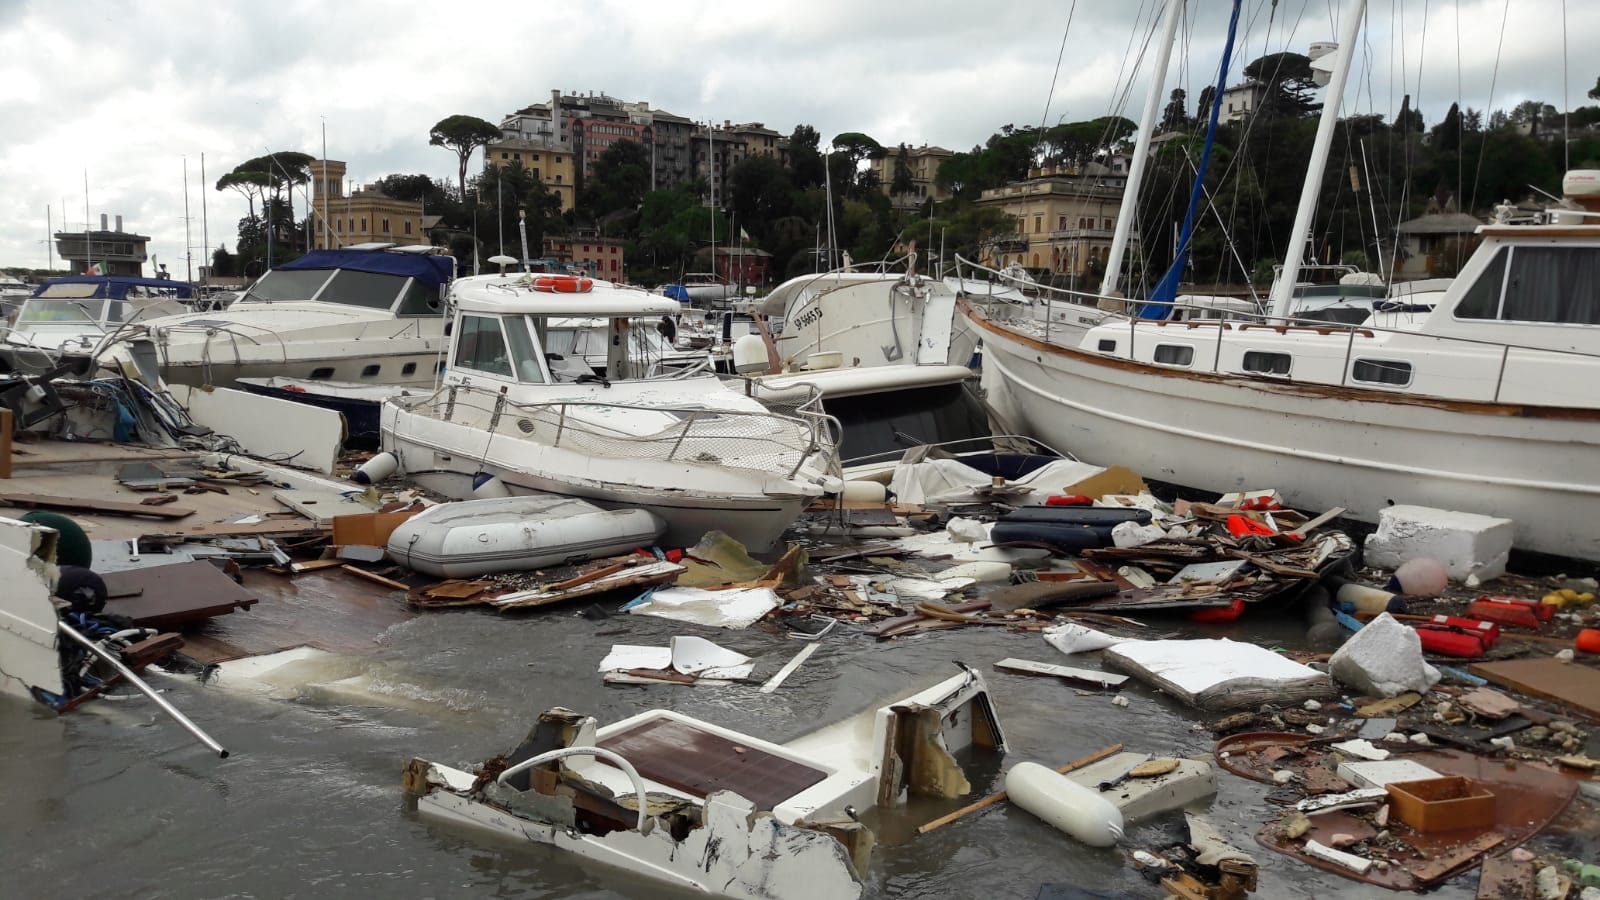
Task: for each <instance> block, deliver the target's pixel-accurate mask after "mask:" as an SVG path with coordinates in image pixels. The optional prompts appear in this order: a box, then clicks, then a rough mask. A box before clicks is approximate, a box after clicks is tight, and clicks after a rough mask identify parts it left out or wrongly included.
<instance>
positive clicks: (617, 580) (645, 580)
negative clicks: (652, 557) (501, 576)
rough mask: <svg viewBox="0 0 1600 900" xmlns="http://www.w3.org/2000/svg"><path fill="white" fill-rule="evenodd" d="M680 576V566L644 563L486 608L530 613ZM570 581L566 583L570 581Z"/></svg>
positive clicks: (522, 594) (523, 593)
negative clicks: (553, 605)
mask: <svg viewBox="0 0 1600 900" xmlns="http://www.w3.org/2000/svg"><path fill="white" fill-rule="evenodd" d="M682 573H683V566H680V565H677V564H676V563H669V562H654V563H646V564H643V565H636V566H631V567H628V568H624V569H622V570H620V571H616V572H612V573H611V574H609V575H606V576H604V577H601V578H595V579H593V580H592V581H584V582H582V583H580V584H574V585H572V586H571V587H565V588H563V587H559V586H541V587H537V588H533V589H530V590H525V591H516V592H513V593H510V594H504V595H501V596H499V597H496V598H494V599H493V600H490V601H489V604H490V605H491V606H493V607H495V608H496V609H498V610H500V611H501V612H510V611H511V610H517V609H530V608H533V607H537V606H545V605H547V604H551V603H560V602H561V601H563V600H572V599H576V598H578V597H587V596H589V595H591V594H602V593H605V592H606V591H614V590H616V589H617V588H624V587H649V586H651V585H657V584H663V583H665V582H668V581H671V580H672V579H674V578H677V577H678V576H679V575H680V574H682ZM571 580H572V579H569V581H571Z"/></svg>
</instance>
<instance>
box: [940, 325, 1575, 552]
mask: <svg viewBox="0 0 1600 900" xmlns="http://www.w3.org/2000/svg"><path fill="white" fill-rule="evenodd" d="M969 315H972V316H973V321H974V324H975V325H976V326H977V327H979V329H980V330H981V332H982V335H983V338H984V373H983V385H984V387H985V389H986V390H987V392H988V396H989V399H990V402H991V403H993V404H994V405H995V407H996V408H997V409H998V410H999V411H1000V412H1001V413H1002V415H1006V416H1009V417H1010V418H1011V419H1012V420H1013V422H1014V424H1015V425H1016V426H1018V427H1020V428H1021V429H1023V430H1024V431H1025V432H1027V433H1029V434H1033V435H1036V436H1037V437H1039V438H1040V439H1042V440H1045V441H1047V442H1048V443H1050V444H1052V445H1054V446H1057V447H1060V448H1061V449H1063V450H1068V451H1071V452H1072V453H1074V454H1076V455H1077V456H1079V457H1080V458H1082V459H1083V460H1085V461H1087V462H1092V463H1097V464H1105V465H1109V464H1120V465H1126V466H1129V467H1132V468H1134V469H1135V470H1137V471H1140V472H1142V473H1143V474H1145V475H1146V476H1148V477H1151V478H1157V479H1161V480H1166V481H1171V482H1174V483H1177V484H1182V485H1187V486H1192V487H1195V488H1200V489H1204V490H1212V491H1219V492H1222V491H1234V490H1242V489H1259V488H1269V487H1270V488H1277V489H1278V490H1279V491H1280V492H1281V493H1282V494H1283V495H1284V496H1285V497H1286V498H1287V499H1288V501H1289V502H1290V503H1292V504H1293V505H1295V506H1298V507H1301V508H1305V509H1329V508H1333V507H1344V508H1345V509H1346V510H1348V512H1349V515H1350V516H1352V517H1353V518H1355V519H1358V520H1361V521H1366V522H1374V521H1376V520H1377V516H1378V512H1379V511H1380V510H1382V509H1383V508H1384V507H1386V506H1389V505H1392V504H1418V505H1423V506H1434V507H1442V508H1447V509H1456V510H1463V511H1467V512H1476V513H1481V514H1484V515H1492V516H1500V517H1505V518H1509V519H1512V520H1513V521H1514V522H1515V523H1516V544H1517V546H1518V547H1519V548H1522V549H1525V550H1532V551H1537V552H1541V553H1551V554H1556V555H1560V556H1568V557H1575V558H1579V559H1590V560H1593V559H1600V530H1597V529H1596V528H1595V527H1594V523H1595V522H1596V521H1597V519H1600V412H1597V411H1595V410H1585V409H1568V408H1557V407H1534V406H1522V405H1514V404H1497V403H1475V402H1462V401H1449V400H1442V399H1437V398H1430V397H1418V396H1407V395H1398V394H1391V393H1385V392H1381V391H1374V390H1365V389H1359V388H1346V387H1338V386H1329V385H1313V384H1296V383H1292V382H1287V381H1282V380H1275V379H1268V378H1251V377H1243V376H1232V375H1210V374H1199V373H1193V372H1182V371H1178V370H1174V369H1171V368H1164V367H1161V366H1154V365H1149V364H1145V363H1139V362H1133V361H1129V360H1125V359H1116V358H1111V357H1107V356H1101V355H1098V354H1092V353H1085V352H1082V351H1077V350H1070V349H1066V348H1062V347H1058V346H1054V345H1051V344H1046V343H1044V342H1042V341H1038V340H1035V339H1032V338H1028V337H1026V336H1023V335H1020V334H1017V333H1015V332H1013V331H1011V330H1009V329H1007V328H1005V327H1003V326H1001V325H999V324H997V323H994V322H990V321H988V320H986V319H985V318H983V317H982V316H981V314H973V313H971V312H970V311H969Z"/></svg>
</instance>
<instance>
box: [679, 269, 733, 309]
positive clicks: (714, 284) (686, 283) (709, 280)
mask: <svg viewBox="0 0 1600 900" xmlns="http://www.w3.org/2000/svg"><path fill="white" fill-rule="evenodd" d="M665 291H666V296H668V297H672V298H674V299H677V300H681V301H683V302H685V303H688V304H689V305H691V306H698V307H700V308H702V309H710V308H712V307H720V306H725V305H727V304H728V303H729V302H730V301H732V300H735V299H738V297H739V286H738V285H735V284H729V283H728V280H727V279H726V278H723V277H722V276H721V275H718V274H717V273H715V272H686V273H684V276H683V278H682V280H680V281H679V282H678V283H677V284H675V285H672V284H669V285H667V287H666V289H665Z"/></svg>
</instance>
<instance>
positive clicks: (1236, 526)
mask: <svg viewBox="0 0 1600 900" xmlns="http://www.w3.org/2000/svg"><path fill="white" fill-rule="evenodd" d="M1227 526H1228V533H1229V534H1231V535H1233V536H1234V537H1244V536H1245V535H1247V534H1261V535H1266V536H1267V537H1272V536H1273V535H1275V534H1277V532H1276V531H1273V530H1272V529H1271V528H1268V527H1267V526H1265V525H1263V524H1261V523H1260V522H1257V521H1256V520H1255V519H1247V518H1245V517H1244V516H1229V517H1228V520H1227Z"/></svg>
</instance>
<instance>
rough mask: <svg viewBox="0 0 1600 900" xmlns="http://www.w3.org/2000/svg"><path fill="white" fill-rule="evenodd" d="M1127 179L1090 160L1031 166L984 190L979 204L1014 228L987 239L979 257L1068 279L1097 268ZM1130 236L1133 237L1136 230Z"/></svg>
mask: <svg viewBox="0 0 1600 900" xmlns="http://www.w3.org/2000/svg"><path fill="white" fill-rule="evenodd" d="M1127 180H1128V179H1127V175H1126V174H1119V173H1117V172H1115V171H1113V167H1112V166H1107V165H1101V164H1098V163H1093V164H1090V165H1088V166H1084V167H1081V168H1077V167H1072V168H1049V169H1033V170H1031V171H1030V172H1029V173H1028V177H1027V178H1026V179H1024V180H1022V181H1014V182H1012V183H1010V184H1007V185H1005V186H1003V187H998V188H993V189H991V190H987V191H984V192H983V193H982V194H981V195H979V198H978V205H980V206H988V207H992V208H995V209H1000V210H1003V211H1004V212H1005V213H1006V214H1008V215H1010V216H1011V217H1012V218H1013V219H1014V220H1015V221H1016V230H1015V231H1014V232H1011V233H1009V234H1002V235H998V236H996V237H995V238H993V239H992V240H990V241H989V242H988V243H987V244H986V245H985V247H984V249H983V252H982V254H981V259H980V260H979V261H980V262H982V263H983V264H985V265H988V266H992V267H995V268H1004V267H1005V266H1008V265H1012V264H1016V265H1021V266H1023V267H1025V268H1028V269H1032V270H1035V271H1036V272H1049V273H1053V274H1058V275H1064V276H1068V277H1069V278H1077V277H1082V276H1083V275H1085V274H1086V273H1089V272H1099V271H1101V268H1100V267H1101V266H1103V265H1104V262H1105V259H1106V257H1107V255H1109V253H1110V252H1111V238H1112V234H1113V232H1114V231H1115V230H1116V227H1117V216H1118V210H1119V207H1120V206H1121V205H1122V190H1123V187H1124V186H1125V185H1126V183H1127ZM1131 240H1132V241H1134V242H1137V241H1138V235H1137V232H1135V233H1134V234H1133V236H1132V238H1131Z"/></svg>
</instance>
